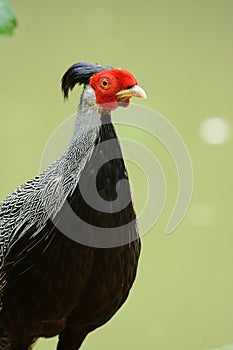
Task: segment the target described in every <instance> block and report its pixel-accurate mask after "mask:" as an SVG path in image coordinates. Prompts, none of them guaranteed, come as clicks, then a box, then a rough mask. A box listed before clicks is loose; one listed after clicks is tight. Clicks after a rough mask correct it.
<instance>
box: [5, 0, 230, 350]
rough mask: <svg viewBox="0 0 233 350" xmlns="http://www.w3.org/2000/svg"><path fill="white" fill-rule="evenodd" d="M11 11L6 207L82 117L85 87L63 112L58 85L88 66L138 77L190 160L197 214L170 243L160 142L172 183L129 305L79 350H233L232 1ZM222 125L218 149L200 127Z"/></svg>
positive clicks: (40, 6)
mask: <svg viewBox="0 0 233 350" xmlns="http://www.w3.org/2000/svg"><path fill="white" fill-rule="evenodd" d="M11 3H12V6H13V8H14V11H15V13H16V16H17V18H18V23H19V24H18V28H17V29H16V31H15V33H14V35H13V36H12V37H1V38H0V97H1V101H0V118H1V124H0V125H1V127H0V149H1V151H0V155H1V182H0V199H1V200H2V199H3V198H4V197H5V196H6V195H7V194H8V193H9V192H11V191H12V190H13V189H14V188H15V187H17V186H18V185H19V184H21V183H23V182H24V181H26V180H27V179H29V178H31V177H34V176H35V175H36V174H38V171H39V166H40V159H41V154H42V151H43V148H44V146H45V144H46V142H47V141H48V139H49V137H50V135H51V133H52V132H53V131H54V129H55V128H56V127H57V126H58V125H59V124H60V123H61V122H62V121H64V120H65V119H66V117H68V116H70V115H71V114H73V112H74V111H75V109H76V105H77V100H78V96H79V93H80V89H79V90H78V89H77V90H75V92H73V93H72V95H71V98H70V102H69V103H65V104H64V102H63V98H62V95H61V92H60V77H61V75H62V74H63V72H64V71H65V70H66V69H67V68H68V67H69V66H70V65H71V64H72V63H74V62H77V61H82V60H85V61H90V62H94V63H95V62H98V63H99V64H104V65H112V66H116V67H122V68H126V69H128V70H130V71H132V72H133V73H134V74H135V75H136V77H137V78H138V81H139V83H140V85H141V86H142V87H143V88H144V89H145V90H146V92H147V94H148V100H146V101H139V102H140V103H141V104H142V105H144V106H147V107H150V108H152V109H154V110H156V111H158V112H159V113H161V114H162V115H163V116H165V117H166V118H167V119H168V120H170V121H171V122H172V123H173V125H174V126H175V127H176V128H177V130H178V131H179V132H180V134H181V135H182V137H183V139H184V141H185V142H186V145H187V147H188V150H189V152H190V155H191V158H192V162H193V168H194V191H193V198H192V202H191V205H190V209H189V212H188V214H187V215H186V217H185V218H184V220H183V222H182V223H181V225H180V226H179V227H178V229H177V230H176V231H175V232H173V233H172V234H171V235H166V234H165V226H166V224H167V222H168V218H169V216H170V213H171V210H172V207H173V205H174V201H175V197H176V192H177V174H176V169H175V167H174V165H173V163H172V160H171V159H170V157H169V154H168V153H167V151H166V149H165V148H164V147H163V146H162V145H161V144H160V143H159V142H157V143H156V142H154V141H153V142H152V141H151V145H150V146H151V148H152V150H153V152H154V154H155V155H156V156H157V157H158V159H159V160H160V162H161V164H162V167H163V170H164V172H165V174H166V180H167V183H168V194H167V199H166V206H165V210H164V211H163V213H162V215H161V218H160V220H159V221H158V223H157V224H156V225H155V226H154V227H153V229H152V230H151V231H150V233H148V234H147V235H146V236H144V238H143V251H142V256H141V261H140V267H139V273H138V277H137V280H136V283H135V285H134V288H133V291H132V292H131V294H130V297H129V299H128V301H127V302H126V304H125V305H124V307H123V308H122V309H121V310H120V311H119V312H118V314H117V315H116V316H115V317H114V318H113V319H112V320H111V321H110V322H109V323H108V324H107V325H106V326H104V327H102V328H101V329H98V330H97V331H95V332H94V333H92V334H91V335H89V336H88V338H87V339H86V341H85V343H84V345H83V346H82V349H83V350H88V349H102V350H104V349H111V350H118V349H119V348H120V349H135V350H138V349H141V348H143V347H144V348H146V349H159V350H207V349H211V350H212V349H218V348H223V347H224V346H225V345H226V344H232V343H233V254H232V246H233V235H232V231H233V219H232V208H231V207H232V173H233V165H232V146H233V143H232V138H231V132H232V127H233V125H232V124H233V121H232V117H233V102H232V101H233V96H232V95H233V92H232V91H233V89H232V88H233V1H232V0H197V1H194V0H186V1H184V0H183V1H181V0H169V1H168V0H154V1H132V0H130V1H123V0H118V1H114V2H113V1H112V2H111V1H107V0H102V1H98V2H97V1H94V0H87V1H85V2H84V1H83V2H79V1H74V0H67V1H55V0H53V1H52V0H50V1H48V0H47V1H45V0H41V1H26V0H17V1H16V0H14V1H12V2H11ZM136 102H137V103H138V101H136ZM213 117H217V118H220V120H222V121H223V123H224V124H223V126H221V125H220V127H218V126H217V127H216V128H217V131H216V132H217V135H215V136H216V137H217V138H218V136H219V135H218V132H220V134H221V133H223V137H222V139H221V140H220V141H219V143H217V144H213V143H209V142H205V135H204V138H203V137H201V135H200V128H201V125H203V124H202V123H203V121H204V120H206V119H207V118H213ZM207 126H208V125H207ZM209 126H210V124H209ZM224 128H225V129H224ZM207 129H208V127H207V128H205V130H204V134H206V133H208V132H211V130H209V131H208V130H207ZM222 129H223V130H222ZM206 130H207V131H206ZM224 130H225V131H224ZM121 132H122V133H124V130H121V129H120V130H119V134H120V135H121ZM227 133H228V137H227ZM212 134H213V133H212ZM224 135H225V136H224ZM215 136H214V135H212V136H211V137H212V141H213V142H214V140H215V138H214V137H215ZM142 139H143V137H142ZM146 142H147V145H148V142H150V141H148V139H147V138H146V136H145V143H146ZM133 170H134V169H133V166H132V165H130V164H129V171H130V177H131V181H132V182H133V184H134V195H135V201H136V206H137V208H141V207H142V206H143V201H144V199H145V196H144V195H143V190H142V189H145V191H146V185H145V184H141V179H142V176H141V175H140V174H139V173H138V176H137V171H133ZM137 189H138V190H137ZM155 200H156V198H155ZM16 292H17V291H16ZM45 348H46V349H54V348H55V339H51V340H46V341H45V340H40V341H39V342H38V343H37V344H36V346H35V349H36V350H42V349H45ZM224 349H225V347H224ZM226 349H230V347H229V348H226Z"/></svg>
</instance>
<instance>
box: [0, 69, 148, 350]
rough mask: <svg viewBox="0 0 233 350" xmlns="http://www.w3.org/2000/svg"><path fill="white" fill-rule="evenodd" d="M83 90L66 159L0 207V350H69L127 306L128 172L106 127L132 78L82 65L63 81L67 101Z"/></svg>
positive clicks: (133, 219)
mask: <svg viewBox="0 0 233 350" xmlns="http://www.w3.org/2000/svg"><path fill="white" fill-rule="evenodd" d="M75 85H82V86H83V91H82V94H81V97H80V102H79V105H78V109H77V113H76V121H75V126H74V131H73V135H72V136H71V140H70V143H69V145H68V147H67V148H66V149H65V150H64V152H63V153H62V154H61V155H60V156H59V157H58V159H57V160H55V161H54V162H53V163H52V164H51V165H50V166H49V167H48V168H47V169H46V170H44V171H43V172H42V173H41V174H40V175H38V176H36V177H35V178H33V179H31V180H29V181H27V182H26V183H24V184H23V185H21V186H19V187H18V188H17V189H16V190H15V191H13V192H12V193H11V194H9V195H8V196H7V197H6V199H5V200H3V202H2V204H1V206H0V263H1V265H0V266H1V269H0V350H29V349H31V347H32V346H33V345H34V343H35V342H36V340H37V339H39V338H41V337H44V338H50V337H54V336H56V335H58V342H57V345H56V349H57V350H77V349H79V348H80V346H81V344H82V343H83V341H84V339H85V338H86V336H87V335H88V334H89V333H90V332H92V331H93V330H95V329H96V328H98V327H101V326H102V325H104V324H105V323H106V322H108V321H109V320H110V319H111V318H112V316H113V315H114V314H115V313H116V312H117V311H118V310H119V308H120V307H121V306H122V304H123V303H124V302H125V301H126V299H127V297H128V294H129V292H130V289H131V287H132V285H133V283H134V280H135V277H136V272H137V267H138V260H139V256H140V250H141V242H140V234H139V230H138V225H137V216H136V213H135V210H134V205H133V201H132V195H131V190H130V184H129V178H128V173H127V169H126V166H125V163H124V159H123V155H122V151H121V147H120V142H119V139H118V137H117V134H116V131H115V128H114V125H113V123H112V120H111V113H112V111H114V110H115V109H116V108H117V107H125V108H126V107H128V106H129V104H130V99H131V97H133V96H135V97H141V98H146V93H145V91H144V90H143V89H142V88H141V87H140V86H139V85H138V82H137V80H136V78H135V77H134V75H133V74H132V73H131V72H129V71H127V70H125V69H121V68H113V67H111V66H101V65H99V64H92V63H89V62H78V63H75V64H73V65H72V66H71V67H70V68H69V69H68V70H67V71H66V72H65V74H64V75H63V77H62V79H61V88H62V92H63V95H64V98H65V99H68V96H69V93H70V92H71V90H72V89H73V88H74V87H75Z"/></svg>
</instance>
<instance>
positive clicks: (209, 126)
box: [199, 117, 231, 144]
mask: <svg viewBox="0 0 233 350" xmlns="http://www.w3.org/2000/svg"><path fill="white" fill-rule="evenodd" d="M199 133H200V136H201V138H202V139H203V140H204V141H205V142H207V143H211V144H221V143H224V142H227V141H228V140H229V139H230V134H231V132H230V127H229V125H228V123H227V122H226V121H225V120H223V119H221V118H217V117H213V118H207V119H205V120H203V121H202V122H201V124H200V128H199Z"/></svg>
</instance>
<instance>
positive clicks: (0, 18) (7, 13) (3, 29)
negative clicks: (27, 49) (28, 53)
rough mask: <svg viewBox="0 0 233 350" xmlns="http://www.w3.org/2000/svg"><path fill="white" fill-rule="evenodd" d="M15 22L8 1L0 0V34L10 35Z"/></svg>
mask: <svg viewBox="0 0 233 350" xmlns="http://www.w3.org/2000/svg"><path fill="white" fill-rule="evenodd" d="M16 25H17V21H16V18H15V14H14V12H13V10H12V8H11V6H10V3H9V1H8V0H0V34H8V35H12V33H13V31H14V29H15V27H16Z"/></svg>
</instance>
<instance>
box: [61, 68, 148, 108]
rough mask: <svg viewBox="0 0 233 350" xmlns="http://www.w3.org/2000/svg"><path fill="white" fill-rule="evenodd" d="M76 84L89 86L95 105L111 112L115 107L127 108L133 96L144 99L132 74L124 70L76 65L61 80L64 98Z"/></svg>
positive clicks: (142, 91) (144, 94) (143, 92)
mask: <svg viewBox="0 0 233 350" xmlns="http://www.w3.org/2000/svg"><path fill="white" fill-rule="evenodd" d="M77 83H78V84H84V85H90V87H91V88H92V89H93V91H94V94H95V99H96V103H97V104H98V105H99V106H100V107H102V108H104V109H107V110H113V109H115V108H116V107H117V106H123V107H127V106H128V105H129V103H130V98H131V97H133V96H135V97H142V98H146V93H145V91H144V90H143V89H142V88H141V87H140V86H139V85H138V83H137V80H136V78H135V77H134V76H133V74H132V73H130V72H129V71H127V70H124V69H119V68H112V67H108V66H106V67H104V66H99V65H93V64H91V63H87V62H81V63H76V64H74V65H73V66H72V67H70V68H69V69H68V71H67V72H66V73H65V74H64V76H63V78H62V90H63V93H64V97H65V98H67V97H68V92H69V90H72V89H73V87H74V86H75V84H77Z"/></svg>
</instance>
